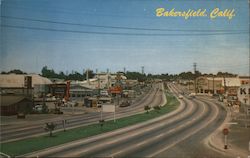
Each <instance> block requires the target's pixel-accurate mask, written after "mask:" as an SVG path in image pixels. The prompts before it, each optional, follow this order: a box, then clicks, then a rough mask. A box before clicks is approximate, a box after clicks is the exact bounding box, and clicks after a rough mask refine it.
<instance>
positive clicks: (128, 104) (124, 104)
mask: <svg viewBox="0 0 250 158" xmlns="http://www.w3.org/2000/svg"><path fill="white" fill-rule="evenodd" d="M127 106H130V102H129V101H124V102H122V103H121V104H120V107H127Z"/></svg>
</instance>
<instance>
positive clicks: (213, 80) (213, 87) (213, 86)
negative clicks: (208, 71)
mask: <svg viewBox="0 0 250 158" xmlns="http://www.w3.org/2000/svg"><path fill="white" fill-rule="evenodd" d="M213 94H214V74H213Z"/></svg>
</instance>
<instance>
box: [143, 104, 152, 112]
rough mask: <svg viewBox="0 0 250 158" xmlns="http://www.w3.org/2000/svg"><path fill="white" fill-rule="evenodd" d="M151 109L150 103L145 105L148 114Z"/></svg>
mask: <svg viewBox="0 0 250 158" xmlns="http://www.w3.org/2000/svg"><path fill="white" fill-rule="evenodd" d="M150 109H151V107H150V106H148V105H146V106H144V110H145V111H147V114H148V111H149V110H150Z"/></svg>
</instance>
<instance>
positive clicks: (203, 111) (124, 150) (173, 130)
mask: <svg viewBox="0 0 250 158" xmlns="http://www.w3.org/2000/svg"><path fill="white" fill-rule="evenodd" d="M202 105H203V109H202V112H201V113H200V114H199V115H198V116H197V117H195V118H193V119H191V120H189V121H188V122H187V123H185V124H182V125H179V126H178V127H176V128H173V129H171V130H168V132H166V133H162V135H161V136H159V137H157V136H156V137H151V138H149V139H147V140H145V141H143V144H148V143H150V142H153V141H156V140H157V139H159V138H160V137H162V136H164V135H169V134H171V133H174V132H176V131H178V130H181V129H182V128H184V127H186V126H189V125H190V124H192V123H193V122H194V121H195V120H196V118H200V117H202V116H203V115H204V113H205V112H206V111H207V110H206V107H205V105H204V104H202ZM141 145H142V144H141V142H139V143H136V144H135V146H141ZM134 149H135V147H134V145H132V146H130V147H127V148H126V149H122V150H120V151H118V152H115V153H113V154H112V155H110V156H111V157H117V156H119V155H120V154H121V153H128V152H129V151H131V150H134Z"/></svg>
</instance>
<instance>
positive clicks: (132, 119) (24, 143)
mask: <svg viewBox="0 0 250 158" xmlns="http://www.w3.org/2000/svg"><path fill="white" fill-rule="evenodd" d="M166 97H167V101H168V103H167V104H166V105H165V106H163V107H162V108H161V110H160V111H158V110H152V111H150V112H149V113H146V112H145V113H141V114H136V115H133V116H129V117H125V118H120V119H118V120H117V122H116V123H114V122H113V121H112V120H111V121H107V122H105V123H104V126H103V127H100V125H99V124H92V125H88V126H84V127H79V128H75V129H71V130H67V131H66V132H63V131H60V132H55V133H53V135H54V136H53V137H49V136H47V135H46V136H39V137H35V138H28V139H24V140H20V141H14V142H8V143H1V152H4V153H6V154H8V155H10V156H17V155H23V154H26V153H30V152H34V151H38V150H42V149H46V148H49V147H53V146H57V145H60V144H64V143H67V142H71V141H75V140H78V139H82V138H87V137H90V136H94V135H98V134H101V133H106V132H109V131H112V130H116V129H119V128H123V127H127V126H130V125H134V124H137V123H141V122H145V121H147V120H150V119H153V118H156V117H159V116H161V115H164V114H166V113H169V112H170V111H173V110H175V109H176V108H177V107H178V105H179V102H178V101H177V99H176V98H175V97H173V96H172V95H170V94H166Z"/></svg>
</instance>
